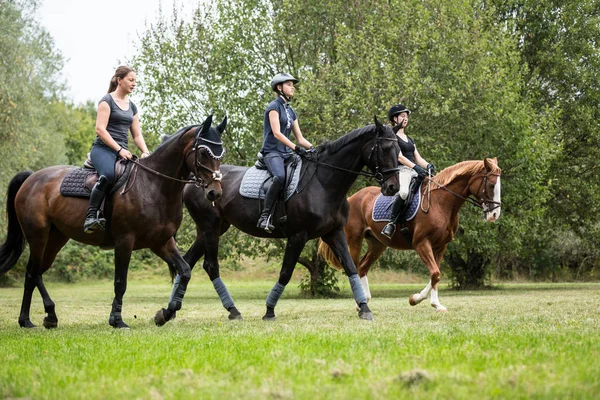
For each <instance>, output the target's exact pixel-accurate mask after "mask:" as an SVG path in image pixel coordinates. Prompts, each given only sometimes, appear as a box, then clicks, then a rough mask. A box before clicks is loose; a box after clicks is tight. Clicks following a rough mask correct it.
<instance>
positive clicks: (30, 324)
mask: <svg viewBox="0 0 600 400" xmlns="http://www.w3.org/2000/svg"><path fill="white" fill-rule="evenodd" d="M19 326H20V327H21V328H27V329H32V328H37V326H35V325H34V324H33V322H31V321H30V320H26V321H19Z"/></svg>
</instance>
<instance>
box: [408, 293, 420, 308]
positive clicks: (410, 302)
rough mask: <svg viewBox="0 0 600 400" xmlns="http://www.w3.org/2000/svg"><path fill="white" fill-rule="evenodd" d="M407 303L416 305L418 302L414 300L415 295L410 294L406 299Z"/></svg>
mask: <svg viewBox="0 0 600 400" xmlns="http://www.w3.org/2000/svg"><path fill="white" fill-rule="evenodd" d="M408 304H410V305H411V306H416V305H417V304H419V303H417V302H416V301H415V296H414V295H413V296H410V297H409V299H408Z"/></svg>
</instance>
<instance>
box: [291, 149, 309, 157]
mask: <svg viewBox="0 0 600 400" xmlns="http://www.w3.org/2000/svg"><path fill="white" fill-rule="evenodd" d="M294 152H295V153H296V154H298V155H299V156H300V157H302V158H304V157H306V155H307V154H308V152H307V151H306V150H304V148H302V147H300V146H296V148H295V149H294Z"/></svg>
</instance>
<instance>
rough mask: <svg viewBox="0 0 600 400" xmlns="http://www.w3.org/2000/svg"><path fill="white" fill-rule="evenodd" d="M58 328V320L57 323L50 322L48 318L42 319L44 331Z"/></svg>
mask: <svg viewBox="0 0 600 400" xmlns="http://www.w3.org/2000/svg"><path fill="white" fill-rule="evenodd" d="M57 326H58V320H57V321H51V320H49V319H48V317H45V318H44V328H46V329H53V328H56V327H57Z"/></svg>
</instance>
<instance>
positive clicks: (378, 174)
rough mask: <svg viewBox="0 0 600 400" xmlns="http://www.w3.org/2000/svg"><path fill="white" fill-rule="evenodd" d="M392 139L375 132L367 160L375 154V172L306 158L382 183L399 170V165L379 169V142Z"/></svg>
mask: <svg viewBox="0 0 600 400" xmlns="http://www.w3.org/2000/svg"><path fill="white" fill-rule="evenodd" d="M384 140H386V141H393V142H397V139H395V138H394V139H392V138H382V137H380V135H379V130H378V129H377V133H376V136H375V141H374V143H373V147H371V153H370V154H369V162H370V161H371V159H372V158H373V154H376V156H375V172H371V171H364V170H361V171H353V170H351V169H346V168H342V167H338V166H337V165H333V164H328V163H324V162H322V161H319V160H318V159H317V160H314V159H310V158H306V159H307V160H308V161H312V162H314V163H315V164H317V165H322V166H324V167H328V168H332V169H337V170H338V171H344V172H348V173H351V174H355V175H359V176H366V177H367V178H375V180H377V182H378V183H379V184H380V185H383V183H384V182H385V181H386V180H387V179H389V177H390V176H391V175H392V174H394V173H395V172H398V171H399V170H400V168H399V167H395V168H387V169H383V170H380V168H379V142H381V141H384ZM385 175H389V176H388V177H387V178H386V177H385Z"/></svg>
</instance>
